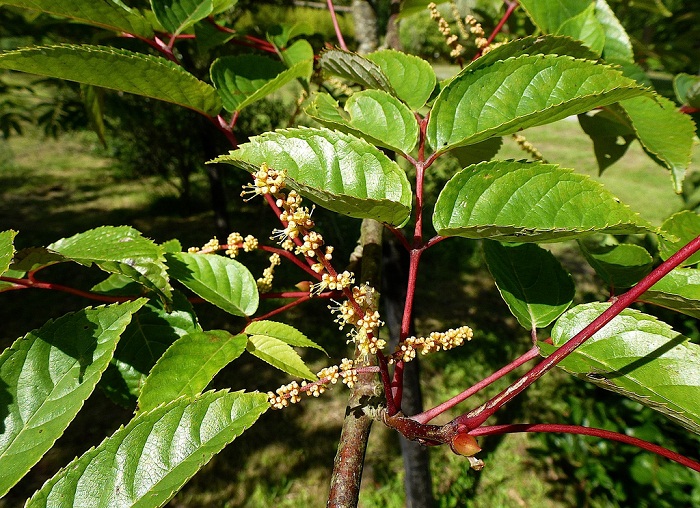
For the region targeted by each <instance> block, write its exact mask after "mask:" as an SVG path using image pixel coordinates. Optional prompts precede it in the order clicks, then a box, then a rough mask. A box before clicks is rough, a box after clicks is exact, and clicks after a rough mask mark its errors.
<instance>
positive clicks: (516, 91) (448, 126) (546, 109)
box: [427, 55, 645, 152]
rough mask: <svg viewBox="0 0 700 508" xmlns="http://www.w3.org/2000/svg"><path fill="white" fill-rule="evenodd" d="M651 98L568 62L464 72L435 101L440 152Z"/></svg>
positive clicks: (587, 65) (531, 60)
mask: <svg viewBox="0 0 700 508" xmlns="http://www.w3.org/2000/svg"><path fill="white" fill-rule="evenodd" d="M642 93H645V91H644V89H643V88H641V87H640V86H639V85H637V83H636V82H635V81H633V80H631V79H629V78H626V77H624V76H623V75H622V74H621V73H620V72H618V71H617V70H615V69H613V68H611V67H607V66H604V65H598V64H595V63H593V62H588V61H583V60H574V59H572V58H570V57H567V56H555V55H544V56H542V55H539V56H529V55H523V56H519V57H516V58H511V59H508V60H505V61H498V62H495V63H493V64H492V65H490V66H488V67H481V68H476V69H475V70H473V71H472V70H470V69H469V68H467V69H465V70H464V71H462V72H461V73H460V74H458V75H457V76H456V77H455V78H453V79H452V81H450V82H449V83H448V85H447V86H445V88H443V89H442V91H441V92H440V95H438V97H437V99H435V104H434V106H433V110H432V112H431V114H430V120H429V121H428V128H427V139H428V142H429V143H430V146H432V147H433V148H434V149H435V150H437V151H440V152H442V151H444V150H447V149H449V148H451V147H454V146H460V145H469V144H473V143H477V142H479V141H483V140H485V139H488V138H490V137H493V136H503V135H506V134H511V133H513V132H517V131H519V130H522V129H525V128H527V127H532V126H535V125H543V124H546V123H550V122H554V121H556V120H561V119H562V118H566V117H567V116H570V115H574V114H578V113H583V112H585V111H588V110H590V109H593V108H596V107H601V106H605V105H608V104H612V103H615V102H617V101H619V100H622V99H626V98H629V97H635V96H637V95H640V94H642Z"/></svg>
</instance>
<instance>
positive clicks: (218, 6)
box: [212, 0, 238, 15]
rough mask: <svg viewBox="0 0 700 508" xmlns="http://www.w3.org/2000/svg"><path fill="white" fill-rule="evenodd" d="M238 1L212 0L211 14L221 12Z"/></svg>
mask: <svg viewBox="0 0 700 508" xmlns="http://www.w3.org/2000/svg"><path fill="white" fill-rule="evenodd" d="M237 3H238V0H214V10H213V11H212V14H214V15H216V14H221V13H222V12H226V11H228V10H229V9H231V8H232V7H233V6H234V5H236V4H237Z"/></svg>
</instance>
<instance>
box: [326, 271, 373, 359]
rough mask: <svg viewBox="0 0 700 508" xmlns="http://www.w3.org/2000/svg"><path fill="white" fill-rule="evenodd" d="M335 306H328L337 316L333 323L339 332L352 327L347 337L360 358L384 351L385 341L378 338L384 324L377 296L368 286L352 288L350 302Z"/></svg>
mask: <svg viewBox="0 0 700 508" xmlns="http://www.w3.org/2000/svg"><path fill="white" fill-rule="evenodd" d="M345 273H347V272H345ZM335 304H336V305H335V306H332V305H329V306H328V308H329V309H330V310H331V313H333V314H337V316H336V318H335V322H336V323H338V324H339V325H340V329H341V330H342V329H343V327H344V326H346V325H348V324H349V325H352V326H353V329H352V330H351V331H350V332H348V337H350V339H351V340H352V341H354V342H355V345H356V346H357V349H358V351H359V353H360V354H361V355H362V356H365V357H366V356H367V355H370V354H376V353H377V351H380V350H382V349H384V347H385V346H386V341H385V340H383V339H380V338H379V328H380V327H381V326H382V325H383V324H384V323H383V322H382V321H381V320H380V319H379V312H378V311H377V294H376V291H375V289H374V288H373V287H371V286H370V285H369V284H363V285H362V286H359V287H357V286H355V287H353V288H352V301H349V300H346V301H344V302H342V303H338V302H335ZM358 310H359V312H358Z"/></svg>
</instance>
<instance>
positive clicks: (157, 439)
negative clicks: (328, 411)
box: [26, 391, 269, 508]
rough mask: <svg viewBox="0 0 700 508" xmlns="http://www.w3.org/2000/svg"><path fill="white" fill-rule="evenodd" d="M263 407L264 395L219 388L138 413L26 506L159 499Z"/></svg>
mask: <svg viewBox="0 0 700 508" xmlns="http://www.w3.org/2000/svg"><path fill="white" fill-rule="evenodd" d="M268 408H269V405H268V403H267V396H266V395H264V394H260V393H243V392H235V393H227V392H226V391H219V392H207V393H205V394H203V395H201V396H200V397H197V398H195V399H194V400H191V399H188V398H184V397H183V398H180V399H178V400H175V401H173V402H171V403H170V404H167V405H165V406H161V407H159V408H156V409H154V410H153V411H149V412H147V413H142V414H140V415H139V416H137V417H135V418H133V419H132V420H131V421H130V422H129V423H128V424H127V425H126V427H122V428H120V429H119V430H117V431H116V432H115V433H114V434H113V435H112V436H111V437H109V438H108V439H106V440H104V441H103V442H102V443H101V444H100V445H99V446H98V447H97V448H93V449H91V450H89V451H88V452H86V453H85V454H84V455H83V456H82V457H80V458H77V459H75V460H74V461H73V462H71V463H70V464H69V465H68V466H66V467H65V468H63V469H61V470H60V471H59V472H58V473H57V474H56V475H55V476H54V477H53V478H51V479H50V480H49V481H48V482H46V483H45V484H44V486H43V487H42V488H41V490H39V491H38V492H36V493H35V494H34V495H33V496H32V498H31V499H30V500H29V501H28V502H27V505H26V506H27V508H37V507H46V508H49V507H53V506H89V507H91V508H121V507H127V506H128V507H132V506H133V507H144V508H145V507H152V506H163V505H164V504H165V503H166V502H167V501H168V500H169V499H171V498H172V497H173V496H174V495H175V493H176V492H177V491H178V490H179V489H180V488H181V487H182V486H183V485H184V484H185V483H186V482H187V481H188V480H189V479H190V478H191V477H192V476H194V474H195V473H196V472H197V471H198V470H199V469H201V468H202V466H204V465H205V464H206V463H207V462H209V460H210V459H211V458H212V457H213V456H214V455H215V454H217V453H219V452H220V451H221V450H222V449H223V448H224V447H225V446H226V445H227V444H229V443H230V442H231V441H233V440H234V439H235V438H236V437H238V436H240V435H241V434H242V433H243V432H244V431H245V430H246V429H248V428H249V427H250V426H251V425H253V423H255V421H256V420H257V419H258V417H259V416H260V415H261V414H262V413H264V412H265V411H266V410H267V409H268Z"/></svg>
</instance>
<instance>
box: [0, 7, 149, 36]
mask: <svg viewBox="0 0 700 508" xmlns="http://www.w3.org/2000/svg"><path fill="white" fill-rule="evenodd" d="M2 4H3V5H11V6H13V7H21V8H24V9H32V10H36V11H40V12H45V13H46V14H51V15H52V16H60V17H63V18H68V19H71V20H73V21H77V22H79V23H85V24H88V25H93V26H98V27H100V28H104V29H106V30H114V31H115V32H126V33H128V34H132V35H139V36H141V37H146V38H149V37H151V36H153V29H152V28H151V24H150V23H149V22H148V21H147V20H146V18H144V17H143V16H141V15H140V14H139V13H138V12H137V11H136V10H134V9H128V8H126V6H125V5H124V4H122V3H121V2H111V1H104V0H100V1H96V0H3V2H2Z"/></svg>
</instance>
